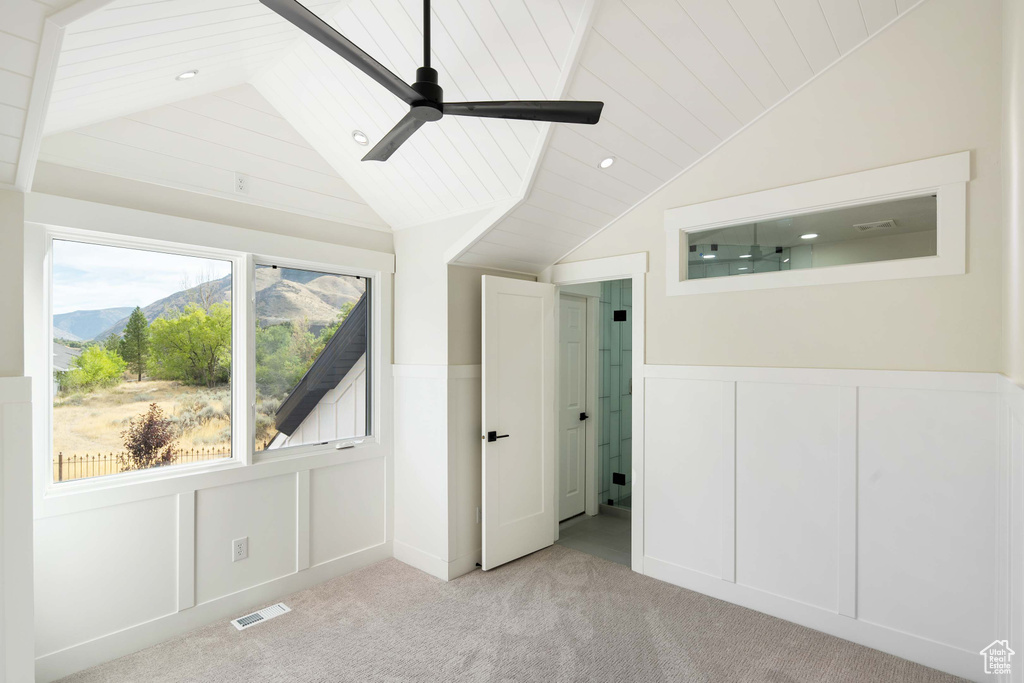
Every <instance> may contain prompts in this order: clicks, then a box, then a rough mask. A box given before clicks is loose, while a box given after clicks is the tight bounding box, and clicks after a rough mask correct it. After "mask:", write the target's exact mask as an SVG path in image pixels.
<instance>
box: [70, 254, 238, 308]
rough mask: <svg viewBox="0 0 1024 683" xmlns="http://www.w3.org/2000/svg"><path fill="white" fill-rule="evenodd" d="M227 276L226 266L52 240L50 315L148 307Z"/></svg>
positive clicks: (220, 262) (229, 267) (228, 268)
mask: <svg viewBox="0 0 1024 683" xmlns="http://www.w3.org/2000/svg"><path fill="white" fill-rule="evenodd" d="M230 273H231V263H230V262H228V261H220V260H216V259H207V258H198V257H195V256H179V255H177V254H164V253H161V252H155V251H144V250H141V249H125V248H122V247H107V246H101V245H97V244H85V243H82V242H70V241H65V240H55V241H54V243H53V312H54V313H68V312H70V311H78V310H93V309H100V308H114V307H117V306H147V305H149V304H151V303H153V302H154V301H157V300H159V299H162V298H164V297H165V296H169V295H171V294H174V293H175V292H178V291H181V290H182V289H183V284H184V283H186V282H187V283H190V284H191V285H193V286H194V285H195V284H197V283H199V282H202V281H207V280H216V279H219V278H222V277H224V276H225V275H229V274H230Z"/></svg>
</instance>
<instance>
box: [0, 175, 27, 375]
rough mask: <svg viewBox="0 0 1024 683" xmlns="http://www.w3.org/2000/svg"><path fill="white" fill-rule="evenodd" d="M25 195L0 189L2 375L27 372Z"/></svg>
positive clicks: (0, 368) (0, 365)
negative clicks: (24, 335)
mask: <svg viewBox="0 0 1024 683" xmlns="http://www.w3.org/2000/svg"><path fill="white" fill-rule="evenodd" d="M24 223H25V195H24V194H22V193H21V192H14V191H10V190H0V291H2V292H3V296H0V320H3V321H4V325H3V328H2V329H0V377H20V376H21V375H23V374H25V367H24V340H23V338H22V334H21V329H20V324H19V323H20V321H22V320H23V319H24V315H25V314H24V297H23V296H22V292H23V291H24V286H23V280H24V275H23V274H24V254H23V245H24V239H23V237H22V231H23V226H24Z"/></svg>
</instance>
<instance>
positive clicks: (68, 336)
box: [53, 325, 82, 342]
mask: <svg viewBox="0 0 1024 683" xmlns="http://www.w3.org/2000/svg"><path fill="white" fill-rule="evenodd" d="M53 338H54V339H60V340H62V341H73V342H76V341H82V338H81V337H79V336H78V335H76V334H72V333H71V332H68V331H67V330H62V329H60V328H59V327H57V326H56V325H54V326H53Z"/></svg>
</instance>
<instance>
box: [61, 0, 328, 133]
mask: <svg viewBox="0 0 1024 683" xmlns="http://www.w3.org/2000/svg"><path fill="white" fill-rule="evenodd" d="M338 2H339V0H307V4H308V5H309V7H310V8H311V9H312V10H314V11H316V12H329V11H331V10H332V9H334V8H335V7H336V6H337V4H338ZM300 35H302V34H301V32H300V31H299V30H298V29H296V28H294V27H293V26H292V25H291V24H289V23H287V22H285V21H282V20H281V18H280V17H278V16H277V15H276V14H274V13H273V12H271V11H270V10H268V9H267V8H265V7H264V6H263V5H261V4H260V3H259V2H256V1H255V0H156V1H154V0H114V2H110V3H109V4H107V5H106V6H105V7H103V8H102V9H99V10H97V11H95V12H92V13H91V14H89V15H87V16H85V17H83V18H81V19H79V20H78V21H75V22H74V23H72V24H71V25H70V26H68V28H67V30H66V32H65V35H64V42H63V45H62V47H61V53H60V59H59V62H58V66H57V72H56V75H55V77H54V83H53V90H52V94H51V97H50V107H49V112H48V114H47V117H46V133H47V134H50V133H55V132H60V131H65V130H71V129H74V128H79V127H81V126H84V125H88V124H91V123H96V122H99V121H106V120H108V119H112V118H116V117H118V116H124V115H125V114H130V113H134V112H138V111H144V110H146V109H151V108H153V107H157V106H160V105H163V104H168V103H170V102H176V101H178V100H182V99H187V98H189V97H194V96H196V95H200V94H203V93H210V92H216V91H218V90H222V89H224V88H227V87H230V86H234V85H239V84H241V83H245V82H247V81H249V80H251V79H252V78H253V77H254V76H255V75H256V74H257V73H259V71H260V70H261V69H264V68H266V67H267V66H269V65H271V64H273V63H274V62H275V61H277V60H279V59H280V58H281V56H282V55H283V54H284V53H285V52H286V51H287V50H288V49H289V48H290V47H291V46H293V45H294V44H295V41H296V40H297V39H298V37H299V36H300ZM190 69H199V72H200V75H201V78H195V79H192V80H188V81H176V80H174V79H175V77H176V76H177V75H178V74H180V73H182V72H184V71H188V70H190Z"/></svg>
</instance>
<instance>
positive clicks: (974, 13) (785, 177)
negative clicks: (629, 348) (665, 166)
mask: <svg viewBox="0 0 1024 683" xmlns="http://www.w3.org/2000/svg"><path fill="white" fill-rule="evenodd" d="M1000 9H1001V8H1000V2H999V0H927V1H926V2H923V3H921V4H920V5H919V6H917V7H916V8H915V9H914V10H913V11H911V12H908V13H907V14H906V15H905V16H903V17H902V18H900V19H899V20H898V21H897V22H895V23H894V24H893V25H892V26H890V27H889V28H888V29H886V30H885V31H883V32H882V33H880V34H879V35H877V36H876V37H874V38H872V39H871V40H870V41H868V42H867V43H865V44H864V45H863V46H861V47H860V48H858V49H857V50H855V51H854V52H853V53H851V54H850V55H848V56H847V57H846V58H844V59H843V60H841V61H839V62H838V63H837V64H835V65H834V66H833V67H831V68H829V69H828V70H827V71H825V72H823V73H822V74H820V75H819V76H817V77H816V78H815V79H813V80H812V81H811V82H809V83H808V84H807V85H806V86H804V87H803V88H801V89H800V90H798V91H797V92H795V93H794V94H793V95H791V96H790V97H789V98H787V99H786V100H784V101H783V102H781V103H780V104H779V105H777V106H776V107H775V108H773V109H771V110H770V111H768V112H766V113H765V114H764V115H762V116H761V117H760V118H758V119H757V120H755V121H754V122H752V123H751V124H750V125H749V126H747V127H746V128H745V129H744V130H742V131H741V132H740V133H738V134H737V135H736V136H734V137H733V138H732V139H730V140H729V141H727V142H725V143H724V144H723V145H722V146H721V147H719V148H718V149H717V150H716V151H714V152H713V153H711V154H710V155H709V156H707V157H706V158H705V159H704V160H702V161H700V162H699V163H697V164H696V165H695V166H693V167H691V168H690V169H689V170H688V171H686V172H684V173H683V174H682V175H680V176H679V177H677V178H676V179H674V180H672V181H671V182H669V183H668V184H667V185H665V186H664V187H662V188H661V189H660V190H658V191H657V192H655V193H654V194H652V195H651V196H649V197H648V198H647V199H645V200H644V201H643V202H642V203H641V204H639V205H638V206H637V207H635V208H634V209H633V210H632V211H631V212H630V213H629V214H627V215H625V216H624V217H623V218H621V219H619V220H618V221H617V222H616V223H614V224H612V225H611V226H610V227H608V228H607V229H606V230H605V231H604V232H602V233H600V234H598V235H597V236H596V237H594V238H593V239H592V240H591V241H590V242H588V243H586V244H585V245H583V246H582V247H581V248H580V249H578V250H577V251H575V252H573V253H572V254H570V255H569V256H568V257H567V258H566V259H565V261H579V260H584V259H592V258H601V257H605V256H614V255H617V254H627V253H633V252H636V251H647V252H649V253H650V256H651V272H650V277H649V279H648V282H647V284H648V287H647V310H648V331H647V349H646V352H647V362H648V363H656V364H679V365H743V366H765V367H816V368H864V369H887V370H927V371H934V370H945V371H972V372H999V371H1001V369H1002V351H1001V336H1002V320H1001V317H1002V306H1001V299H1002V273H1001V270H1002V269H1001V266H1000V263H1001V262H1002V259H1003V254H1002V250H1003V247H1002V234H1001V233H1002V225H1001V217H1002V207H1001V189H1002V188H1001V184H1002V183H1001V171H1000V156H1001V147H1002V138H1001V134H1000V112H1001V90H1002V78H1001V73H1000V67H1001V62H1002V54H1001V50H1000V44H1001V42H1002V36H1001V33H1002V29H1001V25H1000V19H1001V14H1000ZM962 151H970V152H971V164H972V168H971V180H970V183H969V187H968V198H967V204H968V226H967V230H968V238H967V240H968V247H967V253H968V261H967V274H966V275H962V276H947V277H932V278H917V279H906V280H898V281H895V280H894V281H885V282H866V283H853V284H837V285H827V286H815V287H792V288H787V289H778V290H762V291H746V292H731V293H722V294H716V295H712V296H666V294H665V233H664V228H663V226H664V212H665V211H666V210H667V209H671V208H675V207H679V206H687V205H690V204H696V203H700V202H705V201H711V200H715V199H722V198H726V197H731V196H736V195H741V194H745V193H749V192H756V191H760V190H767V189H771V188H775V187H782V186H787V185H791V184H795V183H801V182H806V181H811V180H818V179H823V178H830V177H834V176H838V175H843V174H847V173H852V172H856V171H863V170H870V169H874V168H881V167H884V166H889V165H893V164H900V163H904V162H908V161H915V160H919V159H928V158H932V157H936V156H941V155H944V154H950V153H953V152H962ZM837 340H838V341H837Z"/></svg>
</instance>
